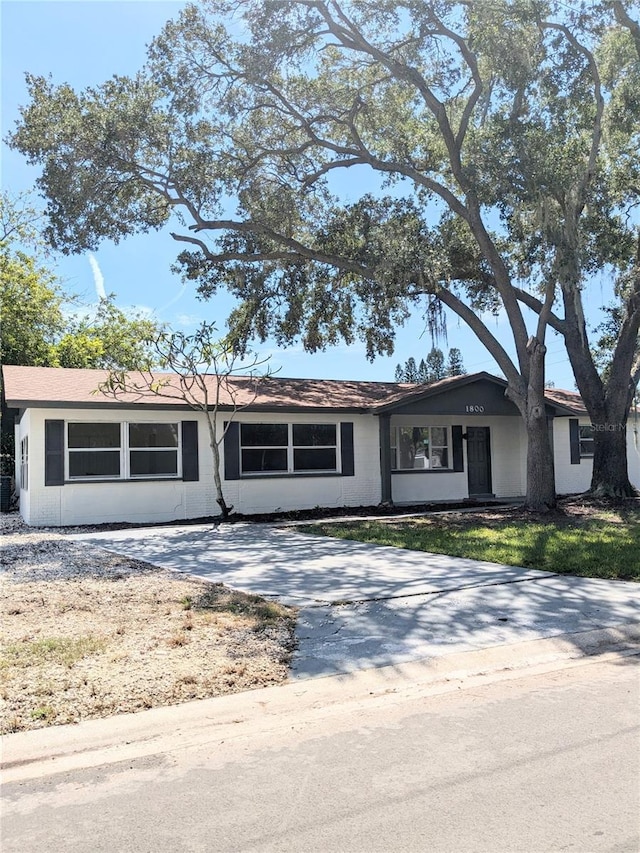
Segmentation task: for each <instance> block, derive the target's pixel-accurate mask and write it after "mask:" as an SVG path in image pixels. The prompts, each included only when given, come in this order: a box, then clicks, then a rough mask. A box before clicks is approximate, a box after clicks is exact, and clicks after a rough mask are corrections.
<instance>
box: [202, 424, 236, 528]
mask: <svg viewBox="0 0 640 853" xmlns="http://www.w3.org/2000/svg"><path fill="white" fill-rule="evenodd" d="M205 415H206V417H207V426H208V428H209V446H210V447H211V455H212V457H213V482H214V483H215V486H216V503H217V504H218V506H219V507H220V513H221V514H222V517H223V518H224V519H227V518H229V516H230V515H231V513H232V512H233V505H231V506H230V505H229V504H228V503H227V502H226V500H225V498H224V492H223V491H222V478H221V477H220V447H219V445H218V436H217V432H216V423H215V418H216V417H217V412H216V411H215V410H214V411H213V412H212V411H211V409H207V410H206V411H205Z"/></svg>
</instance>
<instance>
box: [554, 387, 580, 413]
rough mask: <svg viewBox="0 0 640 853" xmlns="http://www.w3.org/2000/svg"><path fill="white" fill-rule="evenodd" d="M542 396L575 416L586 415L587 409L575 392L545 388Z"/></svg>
mask: <svg viewBox="0 0 640 853" xmlns="http://www.w3.org/2000/svg"><path fill="white" fill-rule="evenodd" d="M544 396H545V397H546V398H547V400H550V401H551V402H552V403H556V404H557V405H559V406H564V407H565V408H566V409H571V411H572V412H573V413H574V414H576V415H587V414H588V412H587V408H586V406H585V404H584V403H583V402H582V397H581V396H580V394H578V392H577V391H564V390H563V389H562V388H545V392H544Z"/></svg>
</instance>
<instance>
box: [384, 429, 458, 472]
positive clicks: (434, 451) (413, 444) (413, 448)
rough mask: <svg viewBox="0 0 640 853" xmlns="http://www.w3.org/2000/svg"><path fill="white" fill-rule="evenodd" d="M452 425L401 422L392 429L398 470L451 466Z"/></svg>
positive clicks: (396, 468) (394, 459)
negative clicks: (404, 424)
mask: <svg viewBox="0 0 640 853" xmlns="http://www.w3.org/2000/svg"><path fill="white" fill-rule="evenodd" d="M449 459H450V454H449V427H443V426H428V427H425V426H420V427H411V426H398V427H394V428H393V429H392V430H391V464H392V467H393V468H394V469H395V470H397V471H421V470H424V471H426V470H440V469H447V468H450V467H451V466H450V462H449Z"/></svg>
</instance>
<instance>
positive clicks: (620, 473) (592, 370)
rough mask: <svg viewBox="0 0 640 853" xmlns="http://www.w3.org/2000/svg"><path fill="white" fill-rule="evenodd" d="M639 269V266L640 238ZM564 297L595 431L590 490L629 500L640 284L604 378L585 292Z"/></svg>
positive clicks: (574, 362) (571, 290)
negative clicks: (594, 351)
mask: <svg viewBox="0 0 640 853" xmlns="http://www.w3.org/2000/svg"><path fill="white" fill-rule="evenodd" d="M637 268H640V239H639V240H638V267H637ZM562 293H563V302H564V309H565V331H564V339H565V345H566V348H567V354H568V356H569V361H570V362H571V367H572V368H573V375H574V376H575V380H576V385H577V386H578V390H579V392H580V396H581V397H582V401H583V403H584V405H585V408H586V409H587V412H588V413H589V418H590V419H591V423H592V424H593V427H594V432H593V438H594V455H593V474H592V478H591V487H590V491H591V492H592V493H593V494H595V495H597V496H598V497H623V496H627V497H630V496H632V495H634V494H635V493H636V492H635V490H634V488H633V486H632V485H631V483H630V481H629V471H628V466H627V442H626V428H627V420H628V417H629V409H630V408H631V403H632V401H633V394H634V384H633V381H632V376H631V373H632V364H633V361H634V357H635V353H636V352H637V346H638V327H639V326H640V281H639V280H638V279H637V278H636V286H635V290H634V293H633V294H632V295H631V297H630V298H629V300H628V304H627V306H626V318H625V319H624V321H623V324H622V328H621V330H620V333H619V335H618V341H617V344H616V347H615V350H614V353H613V356H612V359H611V363H610V365H609V368H608V370H607V376H606V379H605V380H603V379H602V377H601V376H600V375H599V374H598V371H597V370H596V367H595V364H594V362H593V358H592V355H591V352H590V350H589V345H588V336H587V331H586V323H585V319H584V312H583V310H582V302H581V299H580V289H579V288H578V287H577V285H576V286H573V287H572V286H571V285H570V284H565V285H563V287H562Z"/></svg>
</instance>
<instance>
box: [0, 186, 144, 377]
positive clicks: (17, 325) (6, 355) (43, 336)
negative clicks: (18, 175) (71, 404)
mask: <svg viewBox="0 0 640 853" xmlns="http://www.w3.org/2000/svg"><path fill="white" fill-rule="evenodd" d="M41 221H42V215H41V214H39V213H38V212H37V210H35V209H34V208H33V207H31V206H30V205H29V204H28V203H27V202H26V201H25V200H21V199H13V198H12V197H10V196H9V195H8V194H6V193H1V194H0V315H1V317H2V326H1V328H0V358H1V361H2V363H3V364H22V365H35V366H40V367H89V368H103V369H111V368H123V369H125V370H146V369H148V368H149V367H151V366H152V364H153V353H152V350H151V347H150V341H151V340H152V339H153V338H154V337H155V336H156V335H157V334H158V332H159V331H160V327H159V326H158V324H157V323H155V322H154V321H152V320H150V319H148V318H145V317H142V316H140V315H133V316H128V315H127V314H125V313H124V312H123V311H121V310H120V309H119V308H118V307H117V306H116V305H115V302H114V297H113V295H111V296H109V297H108V298H105V299H101V300H100V302H99V304H98V305H97V307H95V308H92V309H90V310H85V311H82V310H81V309H80V307H79V305H78V302H77V299H75V297H73V296H69V295H68V294H66V293H65V292H64V290H63V289H62V286H61V284H60V282H59V281H58V279H57V278H56V276H55V275H54V273H53V272H52V271H51V270H50V269H49V268H48V266H47V265H46V261H47V255H48V249H47V247H46V245H45V244H44V242H43V240H42V236H41V231H40V226H41ZM72 309H73V312H72Z"/></svg>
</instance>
